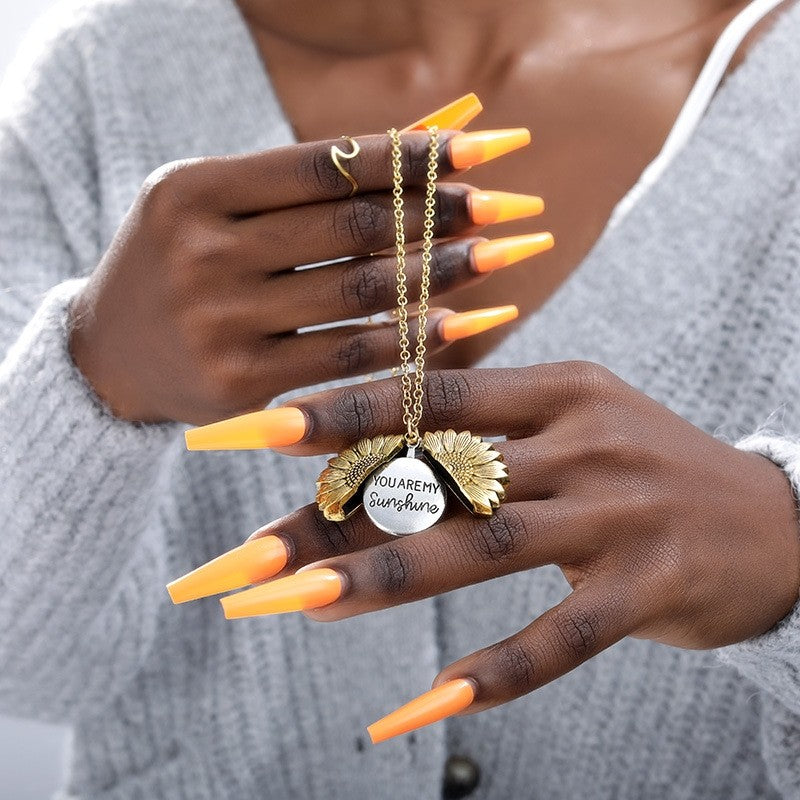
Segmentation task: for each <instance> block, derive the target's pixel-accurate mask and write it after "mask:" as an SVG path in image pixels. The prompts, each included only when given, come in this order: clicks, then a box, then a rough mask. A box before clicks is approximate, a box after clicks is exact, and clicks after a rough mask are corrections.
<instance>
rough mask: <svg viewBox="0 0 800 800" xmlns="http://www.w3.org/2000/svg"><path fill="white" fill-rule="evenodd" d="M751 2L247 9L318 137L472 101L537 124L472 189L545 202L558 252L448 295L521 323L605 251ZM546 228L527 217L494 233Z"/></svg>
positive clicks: (505, 118)
mask: <svg viewBox="0 0 800 800" xmlns="http://www.w3.org/2000/svg"><path fill="white" fill-rule="evenodd" d="M745 5H747V2H746V0H735V2H731V1H730V0H682V2H678V3H669V4H659V3H642V2H637V0H603V2H594V1H593V0H590V2H583V1H582V0H571V2H558V1H557V0H555V1H552V2H551V1H550V0H539V1H538V2H519V1H515V0H512V2H507V3H502V4H497V3H494V2H486V0H470V2H465V3H457V4H456V3H448V2H428V1H427V0H422V1H421V2H416V1H415V0H409V1H408V2H403V3H391V4H379V6H376V4H370V3H368V2H364V1H363V0H346V1H345V2H342V0H337V2H335V3H326V4H319V3H316V2H314V0H303V1H301V2H299V3H293V4H292V9H291V13H287V7H286V4H284V3H276V2H268V1H266V0H239V6H240V7H241V8H242V11H243V13H244V14H245V17H246V19H247V20H248V22H249V23H250V26H251V29H252V31H253V36H254V39H255V41H256V43H257V44H258V45H259V47H260V50H261V52H262V56H263V58H264V61H265V64H266V66H267V69H268V72H269V75H270V80H271V82H272V84H273V86H274V88H275V90H276V92H277V95H278V97H279V99H280V101H281V103H282V105H283V107H284V109H285V110H286V112H287V115H288V117H289V119H290V120H291V121H292V123H293V125H294V129H295V132H296V133H297V135H298V136H299V138H300V139H301V140H303V141H310V140H314V139H323V138H329V137H335V136H338V135H339V134H341V133H367V132H372V131H382V130H385V129H386V128H388V127H391V126H392V125H397V124H400V123H402V121H403V120H411V119H417V118H419V117H420V116H422V115H424V114H426V113H428V111H429V110H430V108H432V107H436V106H438V105H443V104H444V103H446V102H448V101H449V100H451V99H452V98H454V97H458V96H460V95H462V94H464V93H466V92H468V91H474V92H476V93H477V94H478V96H479V97H481V98H485V99H486V102H484V106H485V110H484V112H483V113H482V114H481V116H480V118H479V119H478V120H476V122H475V123H473V125H472V127H480V128H487V129H488V128H501V127H506V126H508V125H509V124H511V123H510V122H509V121H510V120H513V121H514V122H513V124H515V125H517V124H519V125H527V126H528V127H529V128H530V129H531V131H532V133H533V146H532V147H530V148H527V149H525V150H523V151H521V152H518V153H514V154H512V155H510V156H508V157H506V158H503V159H499V160H498V161H495V162H492V163H489V164H486V165H485V166H481V167H480V168H479V169H476V170H474V172H473V173H471V174H470V180H474V181H477V182H478V185H479V186H483V187H486V188H491V187H497V188H502V189H504V190H508V191H516V192H527V193H536V194H540V195H542V197H544V198H545V200H546V202H547V211H546V215H545V216H544V217H543V218H542V221H541V222H542V225H543V226H545V227H546V228H547V229H548V230H552V231H553V233H554V234H555V237H556V242H557V243H558V246H557V247H556V248H555V249H554V250H553V251H551V252H549V253H547V254H545V255H542V256H541V257H539V258H537V259H536V261H535V262H528V263H525V264H521V265H518V266H514V267H512V268H510V269H509V270H505V271H503V272H502V273H498V274H497V275H495V276H493V278H492V280H491V281H490V282H489V283H487V284H486V285H482V286H480V287H479V288H477V287H475V288H465V289H460V290H459V291H457V292H455V293H452V294H445V295H444V296H442V297H441V298H438V299H437V303H439V304H440V305H443V306H446V307H448V308H454V309H457V310H462V309H468V308H476V307H479V306H482V305H500V304H502V303H505V302H508V298H509V297H514V298H519V302H518V303H517V304H518V305H519V306H520V312H521V313H520V316H521V317H524V316H526V315H528V314H530V313H531V312H532V311H534V310H535V309H536V308H538V307H539V306H540V305H541V304H542V303H543V302H545V301H546V300H547V298H548V297H549V296H550V295H551V294H552V293H553V291H554V290H555V289H556V288H557V287H558V285H559V284H561V283H562V282H563V281H564V280H565V279H566V277H567V276H568V275H569V274H570V273H571V272H572V270H573V269H574V268H575V267H576V266H577V265H578V264H579V263H580V262H581V261H582V259H583V258H584V257H585V256H586V254H587V253H588V252H589V250H590V249H591V247H592V246H593V245H594V243H595V242H596V241H597V238H598V237H599V235H600V233H601V232H602V230H603V227H604V226H605V223H606V221H607V219H608V217H609V215H610V213H611V210H612V209H613V207H614V205H615V204H616V203H617V202H618V201H619V199H620V198H621V197H622V196H623V195H624V194H625V192H626V191H627V189H628V188H629V187H630V186H632V185H633V184H634V183H635V182H636V179H637V178H638V176H639V174H640V173H641V172H642V170H643V169H644V167H645V166H646V165H647V164H648V163H649V162H650V161H651V160H652V159H653V157H655V155H656V154H657V153H658V150H659V148H660V146H661V143H662V142H663V141H664V138H665V137H666V135H667V133H668V132H669V129H670V127H671V126H672V123H673V122H674V120H675V117H676V115H677V113H678V111H679V110H680V107H681V105H682V104H683V102H684V100H685V98H686V95H687V94H688V92H689V90H690V89H691V87H692V84H693V83H694V81H695V79H696V77H697V74H698V72H699V71H700V69H701V67H702V65H703V63H704V62H705V59H706V58H707V56H708V53H709V52H710V50H711V48H712V47H713V45H714V43H715V41H716V40H717V38H718V37H719V34H720V33H721V31H722V29H723V28H724V27H725V25H726V24H727V23H728V22H729V21H730V20H731V19H732V18H733V17H734V16H735V15H736V13H737V12H738V11H740V10H741V9H742V7H744V6H745ZM370 7H371V8H378V7H379V8H380V11H379V12H377V11H376V12H375V13H370V12H369V8H370ZM769 24H770V18H767V19H766V20H764V22H763V23H762V24H761V25H760V26H758V28H757V29H756V30H755V31H754V32H753V33H752V34H751V36H750V37H749V38H748V40H747V41H746V42H745V43H744V45H743V46H742V48H741V49H740V51H739V53H738V54H737V57H736V59H735V60H734V63H733V65H732V67H735V66H736V65H737V64H738V63H739V62H740V61H741V59H742V58H743V57H744V55H745V54H746V51H747V48H748V47H749V46H750V45H751V44H752V43H753V42H754V41H755V40H756V39H757V37H758V36H759V35H760V34H761V33H762V32H763V30H765V29H766V28H767V27H768V25H769ZM309 86H313V87H314V93H313V102H309V91H308V87H309ZM398 121H400V122H398ZM534 229H535V228H534ZM531 230H532V227H531V222H530V221H529V220H522V221H519V222H515V223H507V224H506V225H504V226H498V227H496V228H493V229H492V231H491V234H490V235H491V236H502V235H505V234H513V233H526V232H529V231H531ZM512 332H513V326H504V327H503V328H501V329H497V330H495V331H491V332H489V333H487V334H486V335H484V336H481V337H478V338H476V339H472V340H466V341H463V342H459V343H457V344H455V345H454V346H452V347H450V348H448V349H447V351H446V352H445V353H441V354H440V355H439V356H438V357H437V359H436V360H435V362H434V363H436V365H437V366H440V367H454V366H469V365H470V364H473V363H475V361H477V360H478V359H479V358H480V357H482V356H483V355H485V354H486V353H488V352H490V351H491V350H492V349H494V348H495V347H496V346H497V344H498V343H499V341H500V340H501V339H502V338H503V337H504V336H508V335H511V333H512Z"/></svg>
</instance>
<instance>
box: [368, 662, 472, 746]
mask: <svg viewBox="0 0 800 800" xmlns="http://www.w3.org/2000/svg"><path fill="white" fill-rule="evenodd" d="M474 699H475V688H474V687H473V685H472V683H471V682H470V681H467V680H464V679H463V678H456V680H453V681H448V682H447V683H443V684H442V685H441V686H437V687H436V688H435V689H431V690H430V691H429V692H425V694H421V695H420V696H419V697H417V698H415V699H414V700H412V701H411V702H410V703H406V704H405V705H404V706H400V708H398V709H397V710H396V711H392V713H391V714H388V715H387V716H385V717H384V718H383V719H379V720H378V721H377V722H373V723H372V725H370V726H369V727H368V728H367V732H368V733H369V737H370V739H372V743H373V744H378V742H385V741H386V740H387V739H391V738H392V737H393V736H399V735H400V734H401V733H409V732H410V731H415V730H417V728H422V727H423V726H425V725H430V724H431V723H433V722H439V720H442V719H445V718H446V717H451V716H453V714H458V712H459V711H463V710H464V709H465V708H467V707H468V706H469V705H470V704H471V703H472V701H473V700H474Z"/></svg>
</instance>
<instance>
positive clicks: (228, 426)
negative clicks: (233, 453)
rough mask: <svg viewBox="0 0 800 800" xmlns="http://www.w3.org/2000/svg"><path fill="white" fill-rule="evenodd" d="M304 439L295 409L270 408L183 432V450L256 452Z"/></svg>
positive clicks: (301, 419)
mask: <svg viewBox="0 0 800 800" xmlns="http://www.w3.org/2000/svg"><path fill="white" fill-rule="evenodd" d="M305 435H306V417H305V414H303V412H302V411H301V410H300V409H299V408H291V407H289V406H287V407H285V408H271V409H268V410H266V411H254V412H253V413H251V414H242V415H241V416H239V417H231V418H230V419H223V420H222V421H221V422H212V423H211V425H203V426H202V427H200V428H190V429H189V430H188V431H186V449H187V450H258V449H260V448H263V447H288V446H289V445H292V444H297V442H299V441H300V440H301V439H302V438H303V437H304V436H305Z"/></svg>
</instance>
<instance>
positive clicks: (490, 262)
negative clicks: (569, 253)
mask: <svg viewBox="0 0 800 800" xmlns="http://www.w3.org/2000/svg"><path fill="white" fill-rule="evenodd" d="M554 244H555V240H554V239H553V234H552V233H546V232H545V233H524V234H522V235H521V236H506V237H505V238H503V239H493V240H491V241H488V242H478V244H476V245H475V246H474V247H473V248H472V266H473V268H474V269H475V272H479V273H485V272H494V271H495V270H496V269H502V268H503V267H507V266H509V265H511V264H516V263H517V262H518V261H522V260H523V259H525V258H530V257H531V256H535V255H538V254H539V253H543V252H544V251H545V250H550V249H551V248H552V247H553V245H554Z"/></svg>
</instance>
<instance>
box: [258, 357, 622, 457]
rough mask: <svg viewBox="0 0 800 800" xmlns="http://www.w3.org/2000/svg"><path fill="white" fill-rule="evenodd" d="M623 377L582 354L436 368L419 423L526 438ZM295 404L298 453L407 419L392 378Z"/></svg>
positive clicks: (331, 446) (286, 448)
mask: <svg viewBox="0 0 800 800" xmlns="http://www.w3.org/2000/svg"><path fill="white" fill-rule="evenodd" d="M617 380H618V379H615V378H614V377H613V375H611V373H609V372H608V371H607V370H605V369H604V368H603V367H599V366H597V365H595V364H589V363H586V362H577V361H576V362H562V363H557V364H539V365H535V366H532V367H524V368H517V369H472V370H440V371H436V372H430V373H428V374H427V375H426V376H425V383H424V392H423V413H422V421H421V423H420V429H421V430H423V431H425V430H428V431H435V430H444V429H447V428H454V429H456V430H470V431H472V432H473V433H475V434H478V435H482V436H507V437H509V438H524V437H527V436H531V435H533V434H535V433H538V432H539V431H541V430H543V429H544V428H545V427H546V426H547V425H549V424H551V423H552V422H553V421H555V420H556V419H558V418H560V417H561V416H562V415H564V414H566V413H567V412H569V411H571V410H573V409H574V407H575V405H576V404H578V403H582V402H587V401H589V400H591V399H592V398H595V397H599V396H602V395H603V394H607V395H608V396H610V394H609V392H608V389H607V387H609V386H611V385H612V384H613V383H615V382H616V381H617ZM620 384H621V382H620ZM292 406H293V407H295V408H297V409H300V412H301V413H302V414H303V415H304V416H305V417H306V419H307V425H306V430H305V434H304V435H303V438H302V439H300V440H299V441H296V442H293V443H292V445H288V444H286V442H284V443H283V445H282V451H283V452H287V453H290V454H292V455H312V454H316V453H332V452H337V451H339V450H341V449H342V448H343V447H345V446H347V445H349V444H352V443H353V442H355V441H357V440H358V439H361V438H363V437H365V436H376V435H377V434H379V433H390V432H395V431H397V430H398V429H399V428H400V427H402V426H401V420H402V415H403V408H402V392H401V387H400V384H399V381H397V380H396V379H391V378H390V379H387V380H381V381H372V382H369V383H365V384H358V385H355V386H347V387H343V388H339V389H330V390H327V391H324V392H319V393H318V394H313V395H307V396H305V397H302V398H297V399H295V400H293V401H292ZM267 413H268V412H267Z"/></svg>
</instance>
